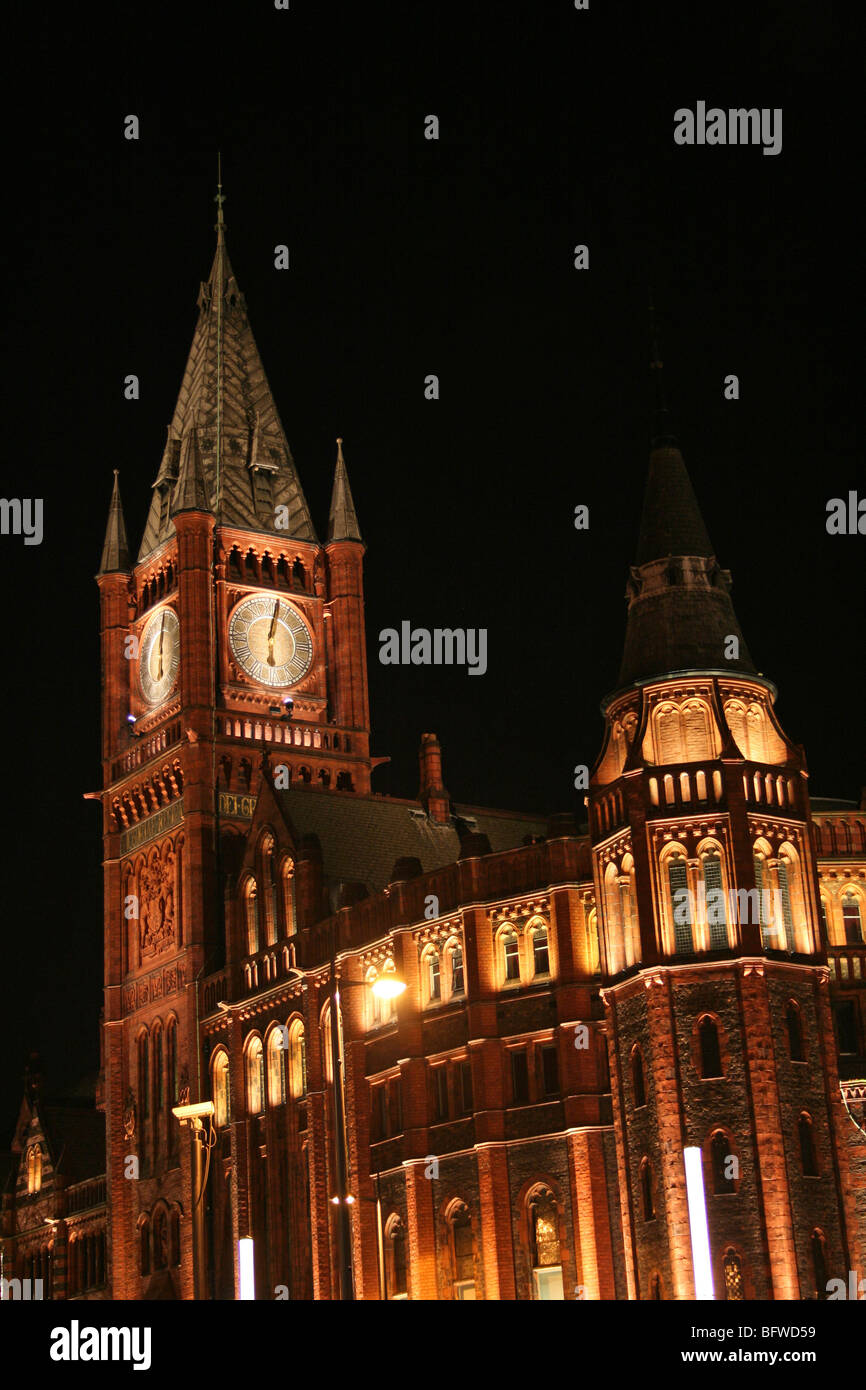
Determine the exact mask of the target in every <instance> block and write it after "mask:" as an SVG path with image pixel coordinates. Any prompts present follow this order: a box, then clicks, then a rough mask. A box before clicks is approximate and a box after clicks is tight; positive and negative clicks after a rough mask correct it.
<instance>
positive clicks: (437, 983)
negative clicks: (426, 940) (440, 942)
mask: <svg viewBox="0 0 866 1390" xmlns="http://www.w3.org/2000/svg"><path fill="white" fill-rule="evenodd" d="M421 969H422V972H423V978H422V984H423V993H424V1003H425V1004H437V1003H438V1002H439V1000H440V999H441V998H442V975H441V971H440V968H439V952H438V951H437V950H436V947H435V946H428V947H427V950H426V951H425V952H424V955H423V957H422V959H421Z"/></svg>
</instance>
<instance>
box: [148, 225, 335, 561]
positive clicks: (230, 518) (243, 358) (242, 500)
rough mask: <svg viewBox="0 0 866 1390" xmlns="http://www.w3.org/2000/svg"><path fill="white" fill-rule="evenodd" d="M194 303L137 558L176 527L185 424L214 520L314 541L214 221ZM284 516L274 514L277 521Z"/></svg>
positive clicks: (186, 503) (243, 306) (241, 300)
mask: <svg viewBox="0 0 866 1390" xmlns="http://www.w3.org/2000/svg"><path fill="white" fill-rule="evenodd" d="M221 216H222V210H220V218H221ZM198 306H199V316H198V323H197V324H196V328H195V333H194V334H193V340H192V347H191V348H190V352H189V357H188V359H187V364H186V370H185V372H184V374H183V381H182V383H181V388H180V394H179V395H178V398H177V405H176V406H175V410H174V415H173V417H172V421H171V424H170V425H169V430H168V441H167V443H166V448H165V452H164V454H163V459H162V463H161V465H160V469H159V473H158V475H157V479H156V482H155V483H154V491H153V498H152V501H151V506H150V513H149V515H148V518H147V524H146V526H145V531H144V537H143V539H142V542H141V548H140V550H139V552H138V558H139V560H143V559H145V558H146V557H147V556H148V555H150V553H151V552H152V551H153V550H155V549H156V548H157V547H158V546H160V545H162V544H163V542H164V541H166V540H168V539H169V537H170V536H172V535H173V534H174V524H173V522H172V520H171V514H170V513H171V501H172V497H171V494H172V493H173V492H174V489H175V485H176V484H177V483H178V473H179V467H180V463H181V458H182V457H183V456H184V450H185V448H188V443H187V442H188V440H189V437H190V435H191V433H192V432H193V431H195V432H196V435H197V448H198V449H200V452H201V470H202V474H203V481H204V488H205V491H206V494H207V496H206V500H207V506H208V508H209V509H210V510H211V511H213V512H214V514H215V516H216V518H217V521H218V522H219V523H221V524H224V525H227V526H237V527H239V528H240V529H242V530H250V531H259V532H261V531H266V532H272V533H273V534H274V536H275V537H280V538H282V539H283V540H285V539H286V538H287V537H296V538H298V539H300V540H308V541H315V540H316V533H315V530H314V528H313V523H312V519H311V517H310V512H309V508H308V507H307V502H306V499H305V497H304V494H303V491H302V489H301V484H300V480H299V478H298V475H297V472H296V469H295V463H294V460H293V458H292V455H291V451H290V449H289V446H288V443H287V441H286V436H285V434H284V432H283V427H282V424H281V422H280V417H279V414H278V412H277V407H276V404H275V402H274V398H273V395H272V393H271V388H270V386H269V385H268V380H267V377H266V376H265V372H264V368H263V366H262V363H261V358H260V357H259V351H258V348H257V347H256V343H255V339H254V337H253V333H252V329H251V328H250V323H249V319H248V318H247V309H246V303H245V300H244V297H243V295H242V294H241V292H240V290H239V289H238V285H237V281H236V280H235V274H234V271H233V270H232V266H231V262H230V261H229V257H228V252H227V250H226V246H225V237H224V230H223V227H222V222H221V220H220V223H219V224H218V227H217V248H216V254H215V256H214V260H213V265H212V266H211V271H210V275H209V276H208V278H207V280H206V281H205V283H204V284H203V285H202V286H201V289H200V292H199V297H198ZM193 471H194V470H193ZM183 497H184V498H185V500H184V502H183V507H180V506H178V505H177V502H175V506H174V510H175V511H177V510H181V509H184V508H186V507H188V506H189V494H188V493H187V492H184V494H183ZM278 507H285V508H286V509H287V511H286V513H285V517H287V520H288V524H287V525H285V526H283V525H281V526H280V527H279V528H277V526H276V521H277V519H278V517H277V508H278ZM284 519H285V518H284V515H283V514H282V513H281V514H280V516H279V520H280V521H281V522H282V521H283V520H284Z"/></svg>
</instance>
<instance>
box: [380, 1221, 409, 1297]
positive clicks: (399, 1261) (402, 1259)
mask: <svg viewBox="0 0 866 1390" xmlns="http://www.w3.org/2000/svg"><path fill="white" fill-rule="evenodd" d="M385 1297H386V1298H388V1299H392V1300H399V1301H402V1300H404V1299H407V1298H408V1293H407V1283H406V1228H405V1226H404V1225H403V1222H402V1220H401V1219H400V1217H399V1216H392V1217H390V1218H389V1220H388V1224H387V1225H386V1227H385Z"/></svg>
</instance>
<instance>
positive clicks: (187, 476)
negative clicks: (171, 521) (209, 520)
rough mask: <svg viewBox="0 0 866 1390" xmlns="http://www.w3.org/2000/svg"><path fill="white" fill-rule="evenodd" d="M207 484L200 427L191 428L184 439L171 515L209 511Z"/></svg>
mask: <svg viewBox="0 0 866 1390" xmlns="http://www.w3.org/2000/svg"><path fill="white" fill-rule="evenodd" d="M209 511H210V503H209V502H208V495H207V486H206V484H205V480H204V469H203V468H202V462H201V450H200V448H199V443H198V429H197V428H196V429H192V430H190V432H189V434H188V435H187V437H186V439H185V440H184V444H183V449H182V453H181V461H180V470H179V472H178V476H177V486H176V487H175V489H174V494H173V496H172V499H171V516H172V517H175V516H177V514H178V512H209Z"/></svg>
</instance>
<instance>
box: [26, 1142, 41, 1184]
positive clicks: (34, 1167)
mask: <svg viewBox="0 0 866 1390" xmlns="http://www.w3.org/2000/svg"><path fill="white" fill-rule="evenodd" d="M41 1188H42V1145H41V1144H31V1145H30V1148H29V1149H28V1150H27V1191H28V1193H30V1194H31V1195H32V1194H33V1193H35V1192H39V1191H40V1190H41Z"/></svg>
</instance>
